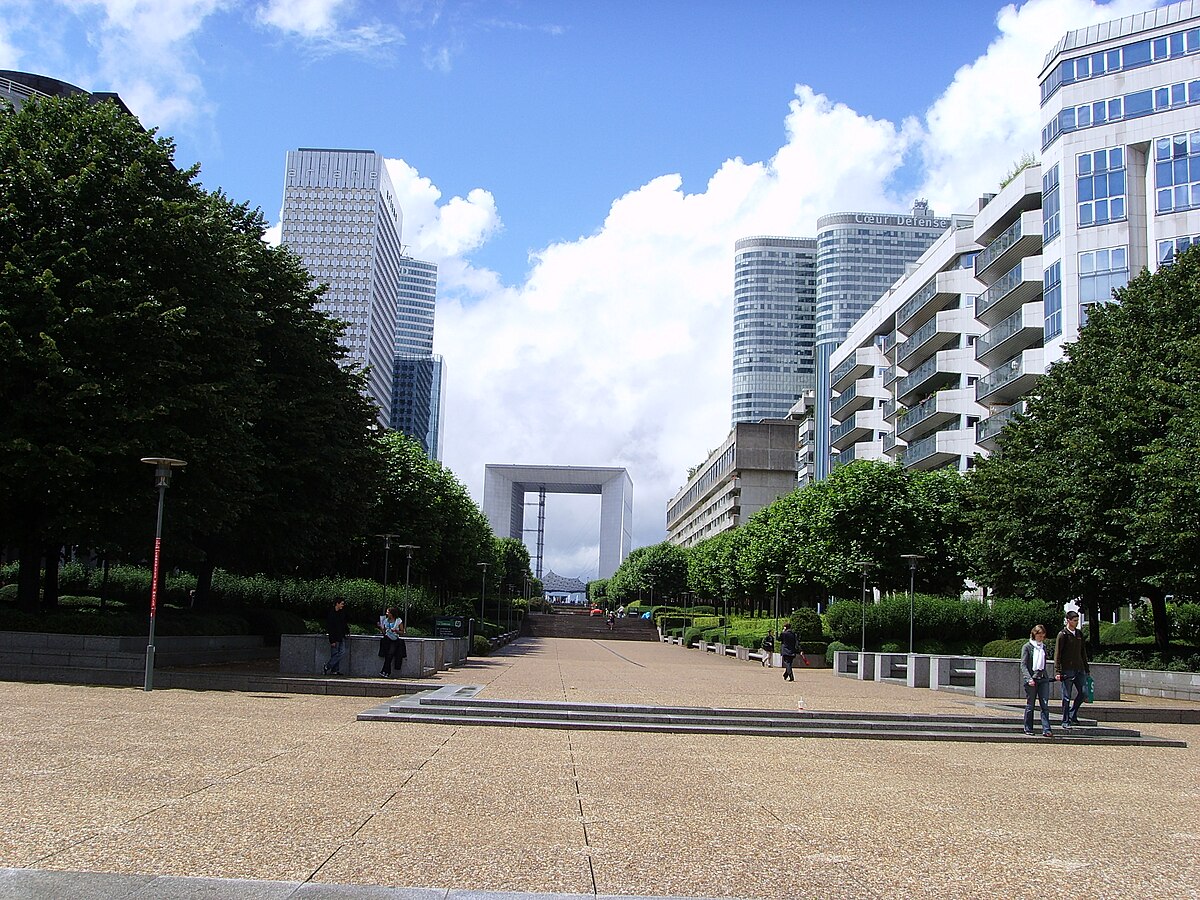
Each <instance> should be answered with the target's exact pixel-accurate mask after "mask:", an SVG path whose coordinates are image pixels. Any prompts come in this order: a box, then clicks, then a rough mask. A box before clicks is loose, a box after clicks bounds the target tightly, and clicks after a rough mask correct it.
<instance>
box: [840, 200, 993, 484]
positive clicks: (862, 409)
mask: <svg viewBox="0 0 1200 900" xmlns="http://www.w3.org/2000/svg"><path fill="white" fill-rule="evenodd" d="M948 225H949V227H948V228H947V229H946V230H945V231H943V232H942V234H941V236H940V237H939V238H938V239H937V240H936V241H934V243H933V245H932V246H931V247H930V248H929V249H928V250H926V251H925V253H924V254H922V255H921V257H920V258H919V259H918V260H917V261H916V263H914V264H913V265H912V266H910V268H909V271H908V272H907V273H906V274H905V275H904V276H903V277H902V278H900V279H899V280H898V281H897V282H896V283H895V284H894V285H893V286H892V287H891V288H890V289H889V290H888V291H887V292H885V293H884V294H883V296H882V297H880V298H879V299H878V300H877V301H876V303H875V304H874V305H873V306H872V307H871V308H870V309H869V310H868V311H867V312H866V313H865V314H864V315H863V316H862V317H861V318H860V319H859V320H858V321H857V322H856V323H855V324H854V325H853V326H852V327H851V329H850V332H849V334H848V335H847V337H846V340H845V341H843V342H842V343H841V344H840V345H839V346H838V347H837V349H836V350H835V351H834V352H833V354H832V355H831V357H830V363H829V364H830V373H829V383H830V387H831V389H832V391H833V392H834V397H833V401H832V403H831V405H830V412H831V420H830V424H831V428H830V431H829V435H830V446H831V448H832V450H833V454H834V456H833V464H834V465H835V466H837V465H842V464H845V463H848V462H851V461H853V460H856V459H875V460H886V459H896V460H899V461H900V462H902V463H903V464H904V465H905V467H907V468H914V469H931V468H937V467H940V466H945V465H953V466H955V467H956V468H958V469H966V468H967V467H968V466H969V465H970V464H971V460H972V459H973V458H974V454H975V453H976V451H977V447H976V446H975V426H976V424H977V423H978V421H979V420H980V419H981V418H983V416H984V410H983V408H982V407H981V406H979V405H978V404H977V403H976V402H975V384H976V382H977V381H978V379H979V378H980V377H981V376H982V375H983V373H984V371H985V369H984V367H983V365H982V364H980V363H979V362H978V361H977V360H976V359H975V343H976V340H977V338H978V336H979V335H980V334H981V333H982V332H983V330H984V329H983V326H982V325H981V324H980V323H979V322H978V321H977V320H976V319H975V310H974V303H975V297H976V295H977V294H978V293H979V292H980V290H981V285H980V284H979V282H978V281H976V280H975V273H974V262H975V259H976V255H977V254H978V252H979V246H978V245H977V244H976V243H975V241H974V238H973V235H972V227H971V226H972V220H971V217H970V216H953V217H951V219H950V220H949V222H948Z"/></svg>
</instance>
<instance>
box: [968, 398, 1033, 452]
mask: <svg viewBox="0 0 1200 900" xmlns="http://www.w3.org/2000/svg"><path fill="white" fill-rule="evenodd" d="M1024 412H1025V401H1024V400H1018V401H1017V402H1016V403H1014V404H1013V405H1012V406H1005V407H1004V408H1003V409H999V410H997V411H996V412H994V413H992V414H991V415H990V416H988V417H987V418H986V419H983V420H981V421H980V422H978V423H977V424H976V425H975V443H977V444H978V445H979V446H980V447H983V448H984V449H985V450H987V451H989V452H991V451H993V450H995V449H996V437H997V435H999V434H1000V432H1001V431H1002V430H1003V428H1004V426H1005V425H1007V424H1008V423H1009V422H1011V421H1012V420H1013V419H1015V418H1016V417H1017V416H1019V415H1023V414H1024Z"/></svg>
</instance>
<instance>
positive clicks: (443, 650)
mask: <svg viewBox="0 0 1200 900" xmlns="http://www.w3.org/2000/svg"><path fill="white" fill-rule="evenodd" d="M347 640H348V641H349V646H348V647H347V649H346V655H345V656H343V657H342V661H341V665H340V669H341V672H342V674H343V675H354V676H357V677H360V678H375V677H378V675H379V669H380V667H381V666H382V661H381V659H380V657H379V638H378V637H376V636H374V635H366V634H352V635H350V637H349V638H348V639H347ZM404 645H405V649H407V651H408V655H407V656H406V657H405V659H404V664H403V665H402V666H401V667H400V669H399V671H396V672H394V674H395V676H396V677H397V678H426V677H428V676H430V675H433V674H435V673H436V672H439V671H441V670H443V669H447V668H449V667H451V666H457V665H461V664H462V662H463V660H464V659H466V656H467V639H466V638H404ZM328 661H329V639H328V638H327V637H326V636H325V635H323V634H285V635H283V636H282V637H281V638H280V641H279V672H280V674H282V675H320V674H321V669H322V667H323V666H324V665H325V663H326V662H328Z"/></svg>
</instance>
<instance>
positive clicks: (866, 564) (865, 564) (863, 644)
mask: <svg viewBox="0 0 1200 900" xmlns="http://www.w3.org/2000/svg"><path fill="white" fill-rule="evenodd" d="M855 565H856V566H862V576H863V585H862V638H861V639H860V641H859V646H858V650H859V652H860V653H866V652H867V569H869V568H870V567H871V561H870V560H869V559H860V560H858V561H857V562H855Z"/></svg>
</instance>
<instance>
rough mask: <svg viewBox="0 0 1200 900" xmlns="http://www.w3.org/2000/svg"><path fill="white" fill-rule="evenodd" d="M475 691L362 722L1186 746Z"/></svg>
mask: <svg viewBox="0 0 1200 900" xmlns="http://www.w3.org/2000/svg"><path fill="white" fill-rule="evenodd" d="M479 690H480V687H479V686H478V685H445V686H443V687H441V688H437V689H434V690H430V691H427V692H424V693H421V694H413V695H410V696H407V697H404V698H401V699H396V700H392V701H390V702H388V703H383V704H380V705H379V706H376V707H374V708H372V709H369V710H367V711H365V712H363V713H360V714H359V716H358V718H359V720H361V721H372V722H420V723H423V724H435V725H493V726H507V727H510V728H513V727H515V728H559V729H586V730H590V731H622V732H636V731H651V732H659V733H669V734H741V735H756V736H761V737H793V738H796V737H809V738H854V739H858V740H885V741H886V740H891V741H967V742H988V743H1012V742H1022V743H1026V742H1027V743H1031V744H1039V743H1040V744H1051V743H1058V744H1093V745H1094V744H1109V745H1113V744H1135V745H1140V746H1144V747H1186V746H1187V744H1186V743H1185V742H1183V741H1176V740H1166V739H1163V738H1156V737H1153V736H1151V735H1145V734H1142V733H1141V732H1140V731H1137V730H1134V729H1131V728H1113V727H1110V726H1106V725H1099V724H1097V723H1096V722H1094V721H1090V720H1089V721H1084V722H1083V723H1082V724H1081V725H1079V726H1076V727H1075V728H1072V729H1070V730H1060V731H1056V732H1055V736H1054V737H1053V738H1050V739H1047V738H1042V737H1030V736H1028V735H1025V734H1023V733H1022V731H1021V718H1020V713H1019V712H1014V714H1013V715H1012V716H1009V717H1005V718H1000V717H996V716H976V715H920V714H906V713H883V712H842V711H828V712H821V711H818V710H795V711H789V710H778V709H718V708H709V707H690V706H628V705H618V704H609V703H569V702H565V703H564V702H552V701H537V700H501V699H495V700H489V699H481V698H479V697H477V696H476V694H477V693H478V692H479Z"/></svg>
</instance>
